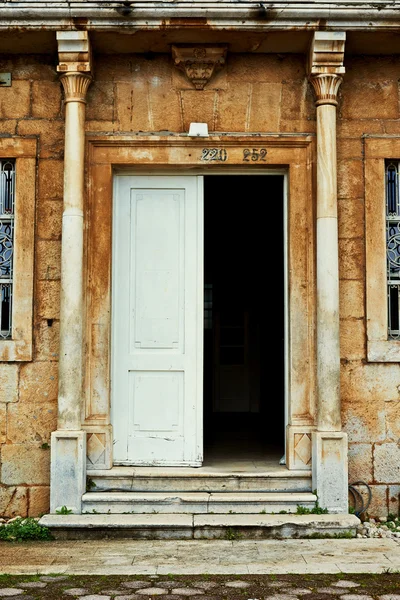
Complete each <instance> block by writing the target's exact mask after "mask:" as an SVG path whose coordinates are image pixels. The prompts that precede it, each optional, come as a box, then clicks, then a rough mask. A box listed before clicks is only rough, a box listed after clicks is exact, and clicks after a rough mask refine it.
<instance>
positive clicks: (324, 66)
mask: <svg viewBox="0 0 400 600" xmlns="http://www.w3.org/2000/svg"><path fill="white" fill-rule="evenodd" d="M345 41H346V33H345V32H344V31H316V32H315V33H314V36H313V40H312V43H311V47H310V52H309V56H308V77H309V80H310V82H311V83H312V86H313V88H314V92H315V96H316V105H317V106H319V105H321V104H333V105H334V106H336V105H337V93H338V90H339V86H340V84H341V83H342V80H343V78H342V75H343V74H344V72H345V68H344V64H343V61H344V46H345Z"/></svg>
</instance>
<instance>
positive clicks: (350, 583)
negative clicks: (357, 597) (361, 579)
mask: <svg viewBox="0 0 400 600" xmlns="http://www.w3.org/2000/svg"><path fill="white" fill-rule="evenodd" d="M332 585H333V586H334V587H339V588H354V587H359V586H360V584H359V583H356V582H355V581H348V580H347V579H341V580H340V581H337V582H336V583H332Z"/></svg>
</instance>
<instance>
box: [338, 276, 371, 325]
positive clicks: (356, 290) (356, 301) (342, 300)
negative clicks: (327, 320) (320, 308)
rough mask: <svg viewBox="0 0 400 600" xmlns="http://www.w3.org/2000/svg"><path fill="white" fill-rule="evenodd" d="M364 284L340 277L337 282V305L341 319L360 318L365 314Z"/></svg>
mask: <svg viewBox="0 0 400 600" xmlns="http://www.w3.org/2000/svg"><path fill="white" fill-rule="evenodd" d="M364 296H365V295H364V284H363V282H362V281H357V280H352V279H342V280H341V281H340V283H339V306H340V317H341V318H342V319H362V318H363V317H364V314H365V309H364V306H365V297H364Z"/></svg>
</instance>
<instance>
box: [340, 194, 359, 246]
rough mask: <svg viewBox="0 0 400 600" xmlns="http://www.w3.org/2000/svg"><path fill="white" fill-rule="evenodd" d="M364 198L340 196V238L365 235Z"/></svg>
mask: <svg viewBox="0 0 400 600" xmlns="http://www.w3.org/2000/svg"><path fill="white" fill-rule="evenodd" d="M364 227H365V222H364V200H363V198H339V200H338V228H339V237H340V238H363V237H364Z"/></svg>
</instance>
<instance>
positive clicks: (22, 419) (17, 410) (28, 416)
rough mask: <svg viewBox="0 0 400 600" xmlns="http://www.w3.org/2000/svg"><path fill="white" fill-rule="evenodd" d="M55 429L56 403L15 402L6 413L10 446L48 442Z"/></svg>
mask: <svg viewBox="0 0 400 600" xmlns="http://www.w3.org/2000/svg"><path fill="white" fill-rule="evenodd" d="M55 429H57V403H56V402H43V401H41V400H40V401H38V400H36V402H17V403H16V404H13V405H12V406H11V407H10V409H9V410H8V413H7V440H8V441H9V442H11V443H12V444H24V443H28V444H30V443H32V444H36V445H41V444H44V443H49V442H50V433H51V432H52V431H54V430H55Z"/></svg>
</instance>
